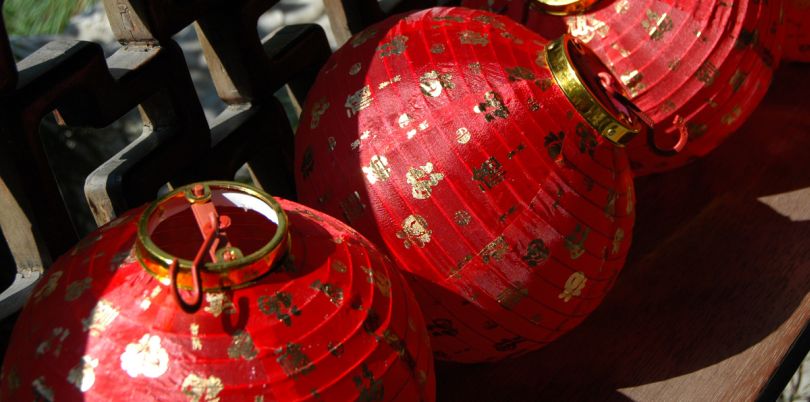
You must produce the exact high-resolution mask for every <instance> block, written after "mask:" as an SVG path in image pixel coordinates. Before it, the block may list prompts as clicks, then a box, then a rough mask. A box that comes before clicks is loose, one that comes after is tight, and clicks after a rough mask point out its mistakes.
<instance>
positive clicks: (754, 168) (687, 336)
mask: <svg viewBox="0 0 810 402" xmlns="http://www.w3.org/2000/svg"><path fill="white" fill-rule="evenodd" d="M808 72H810V66H808V65H796V64H794V65H785V66H783V67H782V68H781V69H780V70H779V71H778V72H777V74H776V77H775V80H774V83H773V85H772V87H771V89H770V91H769V93H768V96H767V97H766V99H765V101H764V102H763V104H762V105H761V106H760V107H759V109H757V111H756V112H755V113H754V115H753V116H752V117H751V119H750V120H749V121H748V122H747V123H746V124H745V125H744V127H743V128H742V129H741V130H740V131H739V132H737V133H736V134H734V135H732V136H731V137H730V138H729V139H728V140H727V141H726V143H725V144H724V145H723V146H722V147H720V148H718V149H717V150H716V151H715V152H714V153H712V154H711V155H709V156H708V157H706V158H704V159H701V160H699V161H697V162H695V163H693V164H691V165H689V166H687V167H685V168H682V169H680V170H676V171H673V172H670V173H667V174H661V175H656V176H652V177H644V178H640V179H639V180H638V181H637V199H638V208H639V209H638V217H637V226H636V228H635V230H634V245H633V249H632V250H631V253H630V257H629V259H628V263H627V266H626V267H625V270H624V271H623V272H622V274H621V276H620V277H619V280H618V282H617V284H616V285H615V287H614V289H613V290H612V292H611V293H610V294H609V295H608V297H607V298H606V299H605V302H604V304H603V305H602V306H601V307H600V308H598V309H597V310H596V312H595V313H594V314H593V315H592V316H591V317H590V318H588V319H587V320H586V321H585V323H583V325H582V326H580V327H579V328H577V329H575V330H574V331H572V332H571V333H569V334H568V335H565V336H563V337H562V338H561V339H559V340H558V341H557V342H555V343H553V344H552V345H549V346H548V347H546V348H545V349H542V350H540V351H537V352H534V353H531V354H527V355H524V356H521V357H518V358H516V359H513V360H510V361H505V362H500V363H497V364H481V365H468V366H464V365H457V364H450V363H440V364H439V367H438V384H439V400H441V401H523V400H532V401H533V400H553V401H559V400H565V401H569V400H600V401H602V400H638V401H676V400H677V401H742V400H753V399H756V398H758V397H759V396H760V394H761V392H762V390H763V389H764V388H765V387H766V385H767V384H768V383H769V381H770V380H771V378H772V377H773V375H774V373H775V372H776V371H777V370H778V368H779V367H780V364H781V363H782V362H783V360H784V358H785V356H786V354H787V353H788V351H790V350H791V346H792V345H794V342H796V340H797V338H798V337H799V335H800V334H801V332H802V331H803V330H804V329H805V328H806V327H807V325H808V322H809V320H810V294H809V293H808V291H810V157H808V150H810V135H808V134H810V107H809V106H810V101H808V99H807V94H808V93H810V80H807V78H806V77H807V74H808ZM802 344H804V345H806V344H807V343H806V342H802ZM802 347H803V348H806V346H802ZM806 352H807V350H795V349H794V350H792V352H791V353H794V354H796V353H798V354H802V355H803V354H804V353H806Z"/></svg>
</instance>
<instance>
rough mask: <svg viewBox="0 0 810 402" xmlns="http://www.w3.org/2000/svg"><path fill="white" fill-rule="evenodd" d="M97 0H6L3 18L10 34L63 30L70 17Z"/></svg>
mask: <svg viewBox="0 0 810 402" xmlns="http://www.w3.org/2000/svg"><path fill="white" fill-rule="evenodd" d="M96 1H97V0H6V1H5V4H3V19H4V20H5V23H6V30H8V33H9V34H10V35H43V34H57V33H60V32H62V31H63V30H64V29H65V27H66V26H67V24H68V22H69V21H70V17H72V16H74V15H76V14H78V13H80V12H82V11H84V10H85V9H86V8H87V7H88V6H90V5H91V4H94V3H95V2H96Z"/></svg>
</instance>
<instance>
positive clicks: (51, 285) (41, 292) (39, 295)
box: [32, 271, 64, 303]
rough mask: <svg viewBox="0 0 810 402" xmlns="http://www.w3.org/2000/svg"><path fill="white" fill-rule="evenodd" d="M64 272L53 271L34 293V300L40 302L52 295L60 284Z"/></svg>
mask: <svg viewBox="0 0 810 402" xmlns="http://www.w3.org/2000/svg"><path fill="white" fill-rule="evenodd" d="M63 274H64V272H62V271H54V272H52V273H51V274H50V276H48V279H47V280H45V281H43V282H44V283H43V284H42V286H40V288H39V289H38V290H37V291H36V292H35V293H34V294H33V296H32V297H33V298H34V302H35V303H38V302H39V301H40V300H42V299H44V298H46V297H48V296H50V294H51V293H53V291H54V290H56V287H57V286H58V285H59V278H61V277H62V275H63Z"/></svg>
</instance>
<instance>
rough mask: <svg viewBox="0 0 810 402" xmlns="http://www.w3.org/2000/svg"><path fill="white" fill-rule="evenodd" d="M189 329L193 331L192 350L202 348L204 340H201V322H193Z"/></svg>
mask: <svg viewBox="0 0 810 402" xmlns="http://www.w3.org/2000/svg"><path fill="white" fill-rule="evenodd" d="M188 331H189V332H190V333H191V350H202V348H203V346H202V341H201V340H200V324H197V323H192V324H191V325H189V326H188Z"/></svg>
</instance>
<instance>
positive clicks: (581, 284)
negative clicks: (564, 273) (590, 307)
mask: <svg viewBox="0 0 810 402" xmlns="http://www.w3.org/2000/svg"><path fill="white" fill-rule="evenodd" d="M587 281H588V278H586V277H585V274H584V273H582V272H574V273H573V274H571V276H569V277H568V280H566V281H565V288H564V289H563V291H562V292H561V293H560V294H559V295H558V296H557V297H558V298H560V299H563V301H564V302H566V303H567V302H568V301H570V300H571V298H573V297H574V296H579V295H581V294H582V289H584V288H585V282H587Z"/></svg>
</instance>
